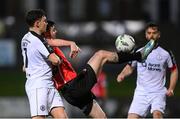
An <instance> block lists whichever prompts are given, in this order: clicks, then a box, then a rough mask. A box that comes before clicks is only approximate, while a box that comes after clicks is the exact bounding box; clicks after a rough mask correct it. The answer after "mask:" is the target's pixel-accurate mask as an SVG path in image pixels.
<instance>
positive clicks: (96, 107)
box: [89, 100, 106, 118]
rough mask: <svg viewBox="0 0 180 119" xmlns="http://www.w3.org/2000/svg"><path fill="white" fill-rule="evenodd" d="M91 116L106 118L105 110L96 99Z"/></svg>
mask: <svg viewBox="0 0 180 119" xmlns="http://www.w3.org/2000/svg"><path fill="white" fill-rule="evenodd" d="M89 116H91V117H93V118H106V115H105V113H104V111H103V110H102V109H101V107H100V106H99V104H98V103H97V102H96V101H95V100H93V105H92V109H91V112H90V113H89Z"/></svg>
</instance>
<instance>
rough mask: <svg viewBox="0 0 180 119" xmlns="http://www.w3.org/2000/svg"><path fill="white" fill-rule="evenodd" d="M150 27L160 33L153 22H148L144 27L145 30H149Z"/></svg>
mask: <svg viewBox="0 0 180 119" xmlns="http://www.w3.org/2000/svg"><path fill="white" fill-rule="evenodd" d="M150 27H155V28H156V29H157V30H158V31H160V28H159V26H158V25H157V24H156V23H154V22H149V23H148V24H147V25H146V28H145V30H147V29H148V28H150Z"/></svg>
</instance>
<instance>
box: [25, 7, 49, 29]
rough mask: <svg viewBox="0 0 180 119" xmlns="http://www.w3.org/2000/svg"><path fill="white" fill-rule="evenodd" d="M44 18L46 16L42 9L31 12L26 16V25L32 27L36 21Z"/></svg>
mask: <svg viewBox="0 0 180 119" xmlns="http://www.w3.org/2000/svg"><path fill="white" fill-rule="evenodd" d="M43 16H46V14H45V12H44V11H43V10H42V9H33V10H30V11H29V12H27V14H26V23H27V24H28V25H29V26H30V27H32V26H33V25H34V23H35V21H36V20H39V19H41V18H42V17H43Z"/></svg>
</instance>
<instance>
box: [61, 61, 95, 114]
mask: <svg viewBox="0 0 180 119" xmlns="http://www.w3.org/2000/svg"><path fill="white" fill-rule="evenodd" d="M96 82H97V78H96V74H95V72H94V70H93V69H92V68H91V66H90V65H88V64H87V65H86V66H85V68H84V69H83V70H82V71H81V72H80V73H79V74H78V76H77V77H76V78H74V80H71V81H70V82H68V83H67V84H65V85H64V86H63V88H62V89H61V93H62V95H63V97H64V98H65V99H66V101H67V102H68V103H70V104H72V105H74V106H77V107H79V108H80V109H82V110H83V112H84V113H85V114H86V115H89V113H90V111H91V109H92V105H93V99H94V98H95V96H94V94H93V93H92V92H91V89H92V87H93V86H94V84H95V83H96Z"/></svg>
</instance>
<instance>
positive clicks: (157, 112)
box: [153, 110, 163, 118]
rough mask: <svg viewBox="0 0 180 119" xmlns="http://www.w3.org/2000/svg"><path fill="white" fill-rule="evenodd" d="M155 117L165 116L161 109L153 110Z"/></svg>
mask: <svg viewBox="0 0 180 119" xmlns="http://www.w3.org/2000/svg"><path fill="white" fill-rule="evenodd" d="M153 117H154V118H162V117H163V116H162V113H161V112H160V111H157V110H155V111H153Z"/></svg>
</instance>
